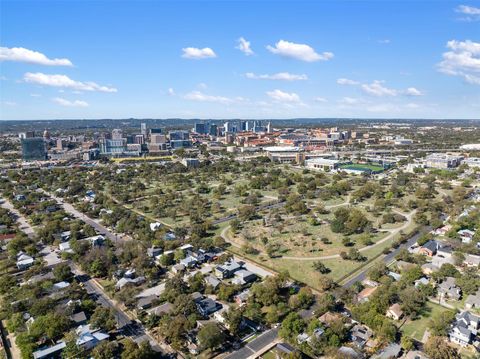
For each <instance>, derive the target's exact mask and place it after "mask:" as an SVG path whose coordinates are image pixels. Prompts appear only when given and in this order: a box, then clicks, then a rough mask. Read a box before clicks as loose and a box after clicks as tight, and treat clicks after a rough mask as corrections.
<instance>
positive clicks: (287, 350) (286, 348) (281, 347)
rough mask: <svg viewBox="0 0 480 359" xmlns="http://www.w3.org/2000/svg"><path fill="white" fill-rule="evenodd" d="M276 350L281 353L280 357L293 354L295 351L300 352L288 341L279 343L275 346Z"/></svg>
mask: <svg viewBox="0 0 480 359" xmlns="http://www.w3.org/2000/svg"><path fill="white" fill-rule="evenodd" d="M275 351H276V352H277V353H278V354H279V355H280V357H282V358H283V357H284V356H288V355H293V354H294V353H296V352H298V350H297V349H295V348H294V347H292V346H291V345H290V344H288V343H278V344H277V345H276V347H275Z"/></svg>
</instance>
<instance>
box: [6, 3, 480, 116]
mask: <svg viewBox="0 0 480 359" xmlns="http://www.w3.org/2000/svg"><path fill="white" fill-rule="evenodd" d="M1 8H2V11H1V25H0V30H1V33H2V39H1V42H0V47H1V48H0V61H1V62H0V66H1V67H0V78H1V81H0V87H1V103H0V120H22V119H25V120H28V119H52V118H79V119H82V118H89V119H94V118H129V117H136V118H177V117H180V118H205V119H208V118H295V117H314V118H317V117H318V118H323V117H361V118H465V119H478V118H479V113H480V105H479V104H480V30H479V29H480V26H479V25H480V2H479V1H468V2H456V1H449V2H434V3H432V2H404V3H401V2H388V3H380V2H368V3H367V2H355V1H350V2H340V3H336V2H322V3H318V4H317V3H312V2H300V3H298V2H295V3H293V2H287V1H285V2H280V3H272V2H270V1H263V2H255V3H253V2H206V1H197V2H179V3H175V2H158V3H153V2H140V3H136V4H132V3H128V2H114V1H105V2H89V3H79V2H47V1H40V2H35V3H33V2H28V1H22V2H11V1H2V2H1ZM85 19H86V20H85Z"/></svg>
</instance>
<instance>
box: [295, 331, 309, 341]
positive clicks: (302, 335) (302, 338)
mask: <svg viewBox="0 0 480 359" xmlns="http://www.w3.org/2000/svg"><path fill="white" fill-rule="evenodd" d="M308 339H310V336H309V335H308V334H307V333H300V334H298V335H297V343H298V344H303V343H305V342H306V341H307V340H308Z"/></svg>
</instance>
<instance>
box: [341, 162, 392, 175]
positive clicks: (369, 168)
mask: <svg viewBox="0 0 480 359" xmlns="http://www.w3.org/2000/svg"><path fill="white" fill-rule="evenodd" d="M340 168H341V169H345V170H353V171H361V172H374V173H378V172H382V171H383V167H382V166H378V165H369V164H361V163H354V164H351V165H343V166H340Z"/></svg>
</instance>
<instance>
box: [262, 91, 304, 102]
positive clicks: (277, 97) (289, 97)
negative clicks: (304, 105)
mask: <svg viewBox="0 0 480 359" xmlns="http://www.w3.org/2000/svg"><path fill="white" fill-rule="evenodd" d="M267 95H268V97H270V98H271V99H272V100H273V101H276V102H283V103H300V102H301V101H300V97H299V96H298V95H297V94H296V93H294V92H292V93H288V92H283V91H281V90H278V89H277V90H273V91H267Z"/></svg>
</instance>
